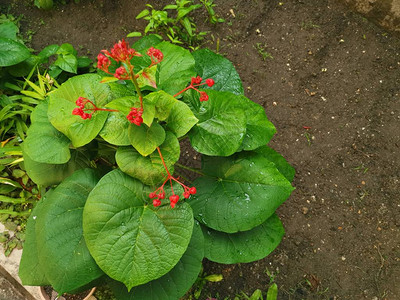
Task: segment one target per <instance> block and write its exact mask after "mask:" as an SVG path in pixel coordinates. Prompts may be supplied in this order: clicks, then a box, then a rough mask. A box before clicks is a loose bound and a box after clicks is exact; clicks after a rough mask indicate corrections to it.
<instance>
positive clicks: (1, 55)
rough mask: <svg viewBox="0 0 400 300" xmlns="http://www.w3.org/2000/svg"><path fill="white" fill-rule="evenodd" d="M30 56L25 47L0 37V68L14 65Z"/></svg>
mask: <svg viewBox="0 0 400 300" xmlns="http://www.w3.org/2000/svg"><path fill="white" fill-rule="evenodd" d="M30 55H31V53H30V51H29V50H28V48H26V47H25V45H23V44H21V43H18V42H16V41H13V40H11V39H7V38H2V37H0V67H7V66H12V65H16V64H18V63H20V62H22V61H24V60H25V59H27V58H28V57H29V56H30Z"/></svg>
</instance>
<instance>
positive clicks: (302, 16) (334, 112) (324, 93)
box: [1, 0, 400, 300]
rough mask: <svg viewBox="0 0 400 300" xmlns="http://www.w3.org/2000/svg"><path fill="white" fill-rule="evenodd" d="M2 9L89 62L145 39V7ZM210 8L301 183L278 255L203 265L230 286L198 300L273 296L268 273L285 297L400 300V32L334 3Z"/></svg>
mask: <svg viewBox="0 0 400 300" xmlns="http://www.w3.org/2000/svg"><path fill="white" fill-rule="evenodd" d="M3 2H4V3H5V4H11V5H10V6H9V7H10V12H12V13H13V14H15V15H18V14H20V13H23V14H24V15H25V19H24V21H23V23H22V24H23V28H22V29H23V30H24V32H25V33H26V32H28V30H33V31H34V34H33V36H32V40H31V45H32V47H33V48H34V49H38V50H39V49H42V48H43V47H45V46H47V45H49V44H53V43H58V44H61V43H65V42H69V43H72V44H73V45H74V46H75V48H77V49H79V51H80V52H81V54H86V53H88V54H89V55H91V56H92V57H95V55H96V54H97V53H98V52H99V51H100V50H101V49H104V48H108V47H110V45H112V44H113V43H114V42H116V41H117V40H118V39H121V38H123V37H125V36H126V34H127V33H128V32H131V31H143V28H144V26H145V23H144V22H143V21H137V20H135V16H136V15H137V14H138V13H139V12H140V11H141V10H142V9H143V8H144V5H145V3H148V1H146V2H143V1H134V0H119V1H106V0H93V1H89V0H86V1H85V0H81V1H80V3H79V4H74V3H72V2H73V1H71V3H69V4H67V5H61V6H58V7H57V8H55V9H53V10H50V11H40V10H37V9H36V8H34V7H33V6H32V5H30V6H29V5H28V4H27V3H28V1H13V0H2V1H1V3H3ZM215 2H216V3H217V4H218V7H217V8H216V11H217V12H218V13H219V14H220V15H221V16H222V17H224V18H226V22H225V23H223V24H219V25H218V26H212V25H209V24H208V23H206V22H205V18H206V16H205V15H204V14H199V15H197V16H196V20H197V22H198V24H199V25H200V26H201V27H203V28H204V29H207V30H210V31H211V33H212V37H211V35H209V40H208V42H207V43H205V45H204V46H206V47H209V48H211V49H214V50H215V49H216V47H217V43H216V41H217V40H218V39H219V40H220V48H219V51H220V53H222V54H223V55H225V56H226V57H227V58H229V59H230V60H231V61H232V62H233V63H234V64H235V66H236V68H237V70H238V72H239V74H240V76H241V78H242V80H243V84H244V87H245V90H246V96H247V97H249V98H250V99H252V100H253V101H256V102H258V103H260V104H261V105H263V106H264V108H265V111H266V113H267V115H268V116H269V118H270V120H271V121H272V122H273V123H274V124H275V126H276V127H277V130H278V132H277V134H276V136H275V137H274V138H273V140H272V141H271V144H270V145H271V146H272V147H273V148H274V149H275V150H277V151H278V152H280V153H282V154H283V155H284V156H285V158H286V159H287V160H288V161H289V162H290V163H291V164H292V165H293V166H294V167H295V168H296V171H297V174H296V177H295V180H294V183H293V184H294V186H295V187H296V190H295V191H294V193H293V194H292V196H291V197H290V198H289V199H288V200H287V201H286V202H285V204H284V205H282V206H281V207H280V208H279V209H278V214H279V216H280V217H281V218H282V221H283V223H284V226H285V228H286V236H285V238H284V240H283V241H282V243H281V244H280V245H279V247H278V248H277V249H276V250H275V251H274V252H273V253H272V254H271V255H270V256H269V257H267V258H266V259H263V260H260V261H258V262H255V263H250V264H238V265H221V264H214V263H210V262H207V261H206V262H205V272H206V273H208V274H211V273H218V274H223V275H224V280H223V281H221V282H219V283H208V284H207V285H206V286H205V288H204V290H203V293H202V299H206V297H208V296H213V297H217V298H218V299H224V298H225V297H227V298H228V299H233V298H234V296H235V295H236V294H239V293H241V292H245V293H247V294H249V295H250V294H251V293H252V292H253V291H254V290H255V289H261V290H263V291H266V290H267V288H268V284H269V282H270V277H271V276H270V275H271V274H272V275H273V277H274V280H275V281H276V283H277V284H278V287H279V296H278V299H370V300H372V299H400V285H399V278H400V243H399V241H400V197H399V194H398V187H399V180H400V159H399V158H398V154H399V150H400V149H399V148H400V103H399V101H400V70H399V68H400V56H399V52H400V38H399V36H398V35H396V34H394V33H391V32H386V31H385V30H383V29H381V28H379V27H377V26H375V25H374V24H373V23H370V22H369V21H368V20H367V19H365V18H364V17H362V16H360V15H358V14H356V13H354V12H352V11H350V9H349V8H348V7H346V6H343V4H341V3H339V1H334V0H307V1H304V0H286V1H282V2H280V1H272V0H270V1H261V0H252V1H250V0H249V1H239V0H229V1H228V0H219V1H215ZM153 3H154V4H155V5H156V6H157V7H162V4H166V3H167V1H153ZM183 153H184V152H183ZM187 155H188V156H190V154H187ZM197 159H198V158H197ZM267 273H269V274H270V275H268V274H267Z"/></svg>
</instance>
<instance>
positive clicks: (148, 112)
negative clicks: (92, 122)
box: [100, 96, 155, 146]
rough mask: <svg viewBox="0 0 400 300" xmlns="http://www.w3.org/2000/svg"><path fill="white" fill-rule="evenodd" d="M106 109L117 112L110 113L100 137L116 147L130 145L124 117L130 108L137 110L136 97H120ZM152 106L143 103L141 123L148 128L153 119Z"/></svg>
mask: <svg viewBox="0 0 400 300" xmlns="http://www.w3.org/2000/svg"><path fill="white" fill-rule="evenodd" d="M106 107H107V108H110V109H116V110H119V111H118V112H110V113H109V115H108V118H107V121H106V123H105V124H104V127H103V129H102V130H101V131H100V136H101V137H102V138H103V139H104V140H106V141H107V142H109V143H110V144H113V145H117V146H128V145H130V144H131V143H130V140H129V125H130V124H131V123H129V121H128V120H127V118H126V116H127V115H128V114H129V112H130V110H131V108H132V107H136V108H139V107H140V101H139V98H137V97H132V96H129V97H122V98H119V99H115V100H113V101H111V102H110V103H108V104H107V105H106ZM154 113H155V112H154V105H153V104H151V103H149V102H143V116H142V117H143V123H144V124H146V125H148V126H150V125H151V124H152V123H153V119H154Z"/></svg>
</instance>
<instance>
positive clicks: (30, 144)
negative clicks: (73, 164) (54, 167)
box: [24, 101, 71, 164]
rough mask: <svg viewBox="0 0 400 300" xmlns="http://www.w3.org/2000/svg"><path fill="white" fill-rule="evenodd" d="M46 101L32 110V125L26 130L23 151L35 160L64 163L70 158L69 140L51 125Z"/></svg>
mask: <svg viewBox="0 0 400 300" xmlns="http://www.w3.org/2000/svg"><path fill="white" fill-rule="evenodd" d="M47 110H48V102H47V101H45V102H42V103H40V104H39V105H38V106H36V108H35V110H34V111H33V112H32V115H31V121H32V125H31V127H29V129H28V132H27V135H28V136H27V138H26V139H25V142H24V151H25V152H26V154H27V155H28V156H29V157H31V158H32V159H33V160H35V161H36V162H41V163H47V164H64V163H66V162H68V160H69V159H70V158H71V154H70V150H69V145H70V143H71V141H70V140H69V139H68V138H67V137H66V136H65V135H63V134H62V133H61V132H59V131H58V130H57V129H55V128H54V127H53V125H51V123H50V121H49V119H48V117H47Z"/></svg>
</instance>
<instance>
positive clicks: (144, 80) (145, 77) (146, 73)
mask: <svg viewBox="0 0 400 300" xmlns="http://www.w3.org/2000/svg"><path fill="white" fill-rule="evenodd" d="M156 72H157V66H156V65H155V66H152V67H151V68H144V69H142V70H141V71H139V72H138V73H137V76H138V78H137V82H138V84H139V87H140V89H141V90H149V91H155V90H156V89H157V84H156Z"/></svg>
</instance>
